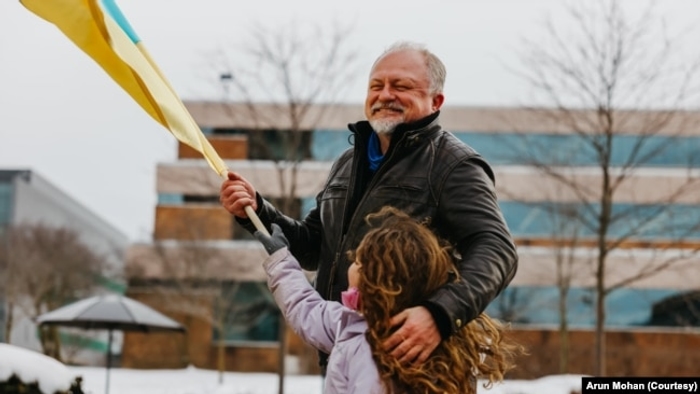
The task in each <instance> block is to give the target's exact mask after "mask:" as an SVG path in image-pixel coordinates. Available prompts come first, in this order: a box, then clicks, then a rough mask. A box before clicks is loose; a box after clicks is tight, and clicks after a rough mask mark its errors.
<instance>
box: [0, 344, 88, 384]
mask: <svg viewBox="0 0 700 394" xmlns="http://www.w3.org/2000/svg"><path fill="white" fill-rule="evenodd" d="M12 375H17V376H18V377H19V378H20V379H21V380H22V381H23V382H36V381H38V383H39V389H40V390H41V391H43V392H45V393H54V392H56V391H65V390H68V389H69V388H70V385H71V382H72V381H73V379H74V376H75V373H74V372H72V371H70V370H69V369H68V368H67V367H66V366H65V365H63V364H62V363H60V362H58V361H56V360H54V359H53V358H51V357H46V356H44V355H43V354H41V353H37V352H35V351H33V350H29V349H24V348H21V347H17V346H11V345H8V344H5V343H0V381H3V380H8V379H9V378H10V377H11V376H12Z"/></svg>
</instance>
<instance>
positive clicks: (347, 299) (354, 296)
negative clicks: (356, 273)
mask: <svg viewBox="0 0 700 394" xmlns="http://www.w3.org/2000/svg"><path fill="white" fill-rule="evenodd" d="M340 300H341V301H342V302H343V305H345V306H346V307H348V308H350V309H352V310H354V311H356V310H357V307H358V303H359V301H360V291H359V290H358V289H357V287H351V288H349V289H347V290H345V291H343V292H341V293H340Z"/></svg>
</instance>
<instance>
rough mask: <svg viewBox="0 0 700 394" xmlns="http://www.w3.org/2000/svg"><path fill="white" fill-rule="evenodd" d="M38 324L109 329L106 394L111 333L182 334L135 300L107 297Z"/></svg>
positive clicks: (40, 319)
mask: <svg viewBox="0 0 700 394" xmlns="http://www.w3.org/2000/svg"><path fill="white" fill-rule="evenodd" d="M36 321H37V323H38V324H39V325H54V326H66V327H78V328H84V329H94V330H109V339H108V344H107V383H106V384H105V392H106V393H109V370H110V368H111V367H112V364H111V361H112V357H111V355H112V331H113V330H122V331H141V332H153V331H185V327H183V326H182V325H181V324H180V323H178V322H176V321H175V320H173V319H171V318H169V317H167V316H165V315H163V314H162V313H160V312H158V311H156V310H155V309H152V308H150V307H148V306H146V305H144V304H142V303H140V302H138V301H136V300H132V299H131V298H128V297H124V296H121V295H116V294H110V295H101V296H95V297H90V298H86V299H84V300H81V301H77V302H74V303H72V304H69V305H66V306H64V307H61V308H58V309H56V310H53V311H51V312H48V313H45V314H43V315H41V316H39V317H38V318H37V320H36Z"/></svg>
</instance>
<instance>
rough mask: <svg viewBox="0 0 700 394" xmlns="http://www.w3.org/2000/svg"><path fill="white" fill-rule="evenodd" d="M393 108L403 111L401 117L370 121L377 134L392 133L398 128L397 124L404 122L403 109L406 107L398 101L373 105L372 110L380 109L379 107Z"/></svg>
mask: <svg viewBox="0 0 700 394" xmlns="http://www.w3.org/2000/svg"><path fill="white" fill-rule="evenodd" d="M383 108H384V109H393V110H399V111H402V113H401V117H400V118H399V119H395V118H389V119H373V120H370V121H369V124H370V125H371V126H372V128H373V129H374V131H375V132H376V133H377V134H385V135H391V133H393V132H394V130H395V129H396V126H398V125H400V124H401V123H403V122H404V115H403V110H404V108H403V107H402V106H401V105H399V104H396V103H392V102H389V103H377V104H375V105H373V106H372V112H374V111H376V110H379V109H383Z"/></svg>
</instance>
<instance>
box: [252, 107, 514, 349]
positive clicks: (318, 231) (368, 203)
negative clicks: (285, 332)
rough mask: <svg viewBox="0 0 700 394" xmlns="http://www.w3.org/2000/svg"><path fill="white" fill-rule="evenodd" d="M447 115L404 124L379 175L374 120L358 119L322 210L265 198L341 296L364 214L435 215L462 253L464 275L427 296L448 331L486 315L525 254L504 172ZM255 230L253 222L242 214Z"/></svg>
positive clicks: (300, 251) (264, 207)
mask: <svg viewBox="0 0 700 394" xmlns="http://www.w3.org/2000/svg"><path fill="white" fill-rule="evenodd" d="M438 121H439V112H436V113H434V114H432V115H430V116H428V117H426V118H425V119H422V120H420V121H418V122H415V123H411V124H403V125H400V126H399V127H397V129H396V131H395V132H394V133H393V137H392V141H391V145H390V148H389V151H388V152H387V153H386V154H385V155H384V160H383V163H382V164H381V166H380V167H379V169H378V170H377V171H376V173H375V174H373V175H372V174H371V173H370V171H369V170H368V158H367V144H368V140H369V136H370V133H372V132H373V131H372V129H371V126H370V125H369V123H368V122H367V121H361V122H358V123H355V124H350V125H349V128H350V130H351V131H352V132H353V134H354V137H355V146H354V147H351V148H349V149H348V150H346V151H345V152H344V153H343V154H342V155H341V156H340V158H339V159H338V160H337V161H336V162H335V163H334V164H333V167H332V169H331V171H330V174H329V176H328V180H327V182H326V185H325V187H324V188H323V190H322V191H321V192H320V193H319V194H318V195H317V197H316V207H315V208H314V209H313V210H311V211H310V212H309V214H308V215H307V216H306V217H305V218H304V219H303V220H301V221H299V220H293V219H291V218H289V217H287V216H284V215H283V214H282V213H281V212H279V211H278V210H277V209H275V208H274V207H273V206H272V205H271V204H270V203H269V202H267V201H265V200H263V199H262V198H261V197H260V196H258V212H257V213H258V215H259V216H260V219H261V220H262V221H263V223H272V222H275V223H277V224H279V225H280V226H281V227H282V229H283V230H284V233H285V235H286V237H287V238H288V239H289V241H290V243H291V251H292V253H293V254H294V256H295V257H296V258H297V259H298V260H299V261H300V262H301V264H302V267H303V268H304V269H306V270H311V271H317V275H316V281H315V282H316V283H315V286H316V289H317V290H318V291H319V293H320V294H321V296H323V297H324V298H325V299H330V300H340V292H341V291H343V290H345V289H346V288H347V269H348V266H349V264H350V263H351V262H350V261H348V259H347V256H346V251H348V250H351V249H354V248H355V247H357V245H358V244H359V242H360V240H361V239H362V237H363V236H364V234H365V233H366V232H367V226H366V223H365V222H364V217H365V216H366V215H367V214H369V213H372V212H375V211H377V210H378V209H379V208H381V207H382V206H384V205H392V206H395V207H397V208H399V209H401V210H403V211H405V212H407V213H408V214H409V215H411V216H413V217H415V218H417V219H419V220H428V221H429V223H430V227H431V228H432V229H433V230H434V231H435V232H436V233H437V234H438V235H439V236H441V237H443V238H444V239H447V240H448V241H450V242H451V243H452V244H453V245H454V247H455V250H456V251H457V252H458V254H459V256H460V257H459V258H460V260H459V261H458V269H459V272H460V275H461V280H460V281H458V282H454V283H449V284H447V285H445V286H444V287H443V288H441V289H440V290H439V291H437V292H436V293H435V294H434V295H433V296H432V297H430V298H429V299H428V300H426V302H425V303H424V306H426V307H427V308H428V309H429V310H430V312H431V313H432V315H433V317H434V318H435V320H436V322H437V324H438V327H439V328H440V333H441V335H442V336H443V338H446V337H447V336H449V335H450V334H451V333H452V332H454V331H455V330H456V329H458V328H459V327H462V326H463V325H464V324H466V323H468V322H469V321H471V320H472V319H474V318H475V317H476V316H478V315H479V314H480V313H481V312H483V311H484V309H485V308H486V307H487V305H488V304H489V302H491V301H492V300H493V299H494V298H495V297H496V296H497V295H498V294H499V293H500V292H501V291H502V290H503V289H504V288H505V287H506V286H507V285H508V283H509V282H510V281H511V279H512V278H513V276H514V275H515V272H516V269H517V262H518V257H517V254H516V250H515V246H514V244H513V241H512V239H511V236H510V233H509V231H508V227H507V226H506V223H505V221H504V219H503V215H502V213H501V210H500V208H499V206H498V204H497V201H496V193H495V187H494V175H493V171H492V170H491V168H490V167H489V165H488V164H487V163H486V162H485V161H484V160H483V159H482V158H481V156H479V154H478V153H476V152H475V151H474V150H473V149H472V148H470V147H469V146H467V145H465V144H464V143H462V142H461V141H459V140H458V139H457V138H456V137H455V136H454V135H452V134H451V133H449V132H446V131H444V130H442V128H441V127H440V125H439V122H438ZM240 222H241V223H242V224H243V225H244V226H245V227H246V228H247V229H248V230H249V231H255V229H254V227H253V226H252V224H250V222H249V221H245V220H240Z"/></svg>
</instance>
